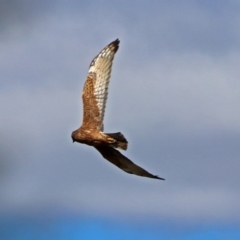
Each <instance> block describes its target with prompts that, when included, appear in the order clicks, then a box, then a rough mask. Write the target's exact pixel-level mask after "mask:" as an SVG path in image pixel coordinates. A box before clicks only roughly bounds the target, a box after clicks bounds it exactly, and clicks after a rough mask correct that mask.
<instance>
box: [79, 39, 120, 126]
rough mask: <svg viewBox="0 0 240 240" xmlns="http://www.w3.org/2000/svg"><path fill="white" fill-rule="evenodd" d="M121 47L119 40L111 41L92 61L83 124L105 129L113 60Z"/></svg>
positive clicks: (86, 84) (83, 95) (85, 86)
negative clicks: (104, 123)
mask: <svg viewBox="0 0 240 240" xmlns="http://www.w3.org/2000/svg"><path fill="white" fill-rule="evenodd" d="M118 48H119V40H118V39H116V40H115V41H113V42H111V43H110V44H109V45H108V46H106V47H105V48H104V49H103V50H102V51H101V52H100V53H99V54H98V55H97V56H96V57H95V58H94V59H93V60H92V62H91V64H90V68H89V71H88V75H87V80H86V82H85V85H84V88H83V93H82V99H83V125H84V126H85V127H89V128H94V129H98V130H101V131H103V119H104V112H105V107H106V101H107V96H108V85H109V80H110V76H111V70H112V62H113V58H114V55H115V53H116V52H117V50H118Z"/></svg>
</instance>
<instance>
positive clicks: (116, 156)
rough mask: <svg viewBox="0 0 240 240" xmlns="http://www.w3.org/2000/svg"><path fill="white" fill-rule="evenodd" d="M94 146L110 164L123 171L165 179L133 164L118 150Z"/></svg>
mask: <svg viewBox="0 0 240 240" xmlns="http://www.w3.org/2000/svg"><path fill="white" fill-rule="evenodd" d="M95 148H96V149H97V150H98V151H99V152H100V153H101V154H102V156H103V157H104V158H105V159H107V160H108V161H109V162H111V163H112V164H114V165H116V166H117V167H119V168H121V169H122V170H123V171H125V172H127V173H131V174H135V175H138V176H142V177H149V178H156V179H160V180H165V179H164V178H160V177H158V176H156V175H152V174H151V173H149V172H147V171H146V170H144V169H143V168H141V167H139V166H137V165H136V164H134V163H133V162H132V161H131V160H129V159H128V158H127V157H125V156H124V155H122V154H121V153H120V152H119V151H118V150H116V149H114V148H112V147H109V146H95Z"/></svg>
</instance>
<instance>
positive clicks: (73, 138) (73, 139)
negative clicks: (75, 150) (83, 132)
mask: <svg viewBox="0 0 240 240" xmlns="http://www.w3.org/2000/svg"><path fill="white" fill-rule="evenodd" d="M74 132H75V131H74ZM74 132H72V141H73V143H74V142H76V140H75V137H74Z"/></svg>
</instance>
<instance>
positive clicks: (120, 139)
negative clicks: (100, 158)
mask: <svg viewBox="0 0 240 240" xmlns="http://www.w3.org/2000/svg"><path fill="white" fill-rule="evenodd" d="M105 134H106V135H108V136H109V137H112V138H114V139H115V140H116V141H117V142H116V143H115V144H116V145H115V144H114V147H116V148H120V149H123V150H127V147H128V141H127V139H126V138H125V137H124V136H123V134H122V133H120V132H117V133H105Z"/></svg>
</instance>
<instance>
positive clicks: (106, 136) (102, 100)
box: [72, 39, 164, 180]
mask: <svg viewBox="0 0 240 240" xmlns="http://www.w3.org/2000/svg"><path fill="white" fill-rule="evenodd" d="M119 42H120V41H119V40H118V39H116V40H115V41H113V42H111V43H110V44H108V45H107V46H106V47H105V48H103V50H102V51H101V52H100V53H99V54H98V55H97V56H96V57H95V58H94V59H93V60H92V62H91V64H90V67H89V71H88V74H87V79H86V82H85V85H84V88H83V92H82V100H83V122H82V126H80V127H79V128H78V129H77V130H75V131H73V132H72V140H73V142H75V141H76V142H79V143H83V144H87V145H89V146H93V147H94V148H96V149H97V150H98V151H99V152H100V153H101V155H102V156H103V157H104V158H105V159H106V160H108V161H109V162H111V163H112V164H114V165H116V166H117V167H119V168H120V169H122V170H123V171H125V172H127V173H131V174H135V175H138V176H142V177H149V178H156V179H161V180H164V179H163V178H160V177H158V176H156V175H153V174H151V173H149V172H147V171H146V170H144V169H143V168H141V167H139V166H137V165H136V164H134V163H133V162H132V161H131V160H130V159H128V158H127V157H125V156H124V155H122V154H121V153H120V152H119V151H118V150H116V148H118V149H122V150H126V149H127V147H128V142H127V140H126V138H125V137H124V136H123V134H121V133H120V132H117V133H104V132H103V119H104V112H105V107H106V102H107V96H108V85H109V80H110V76H111V69H112V63H113V59H114V55H115V53H116V52H117V50H118V48H119Z"/></svg>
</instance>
